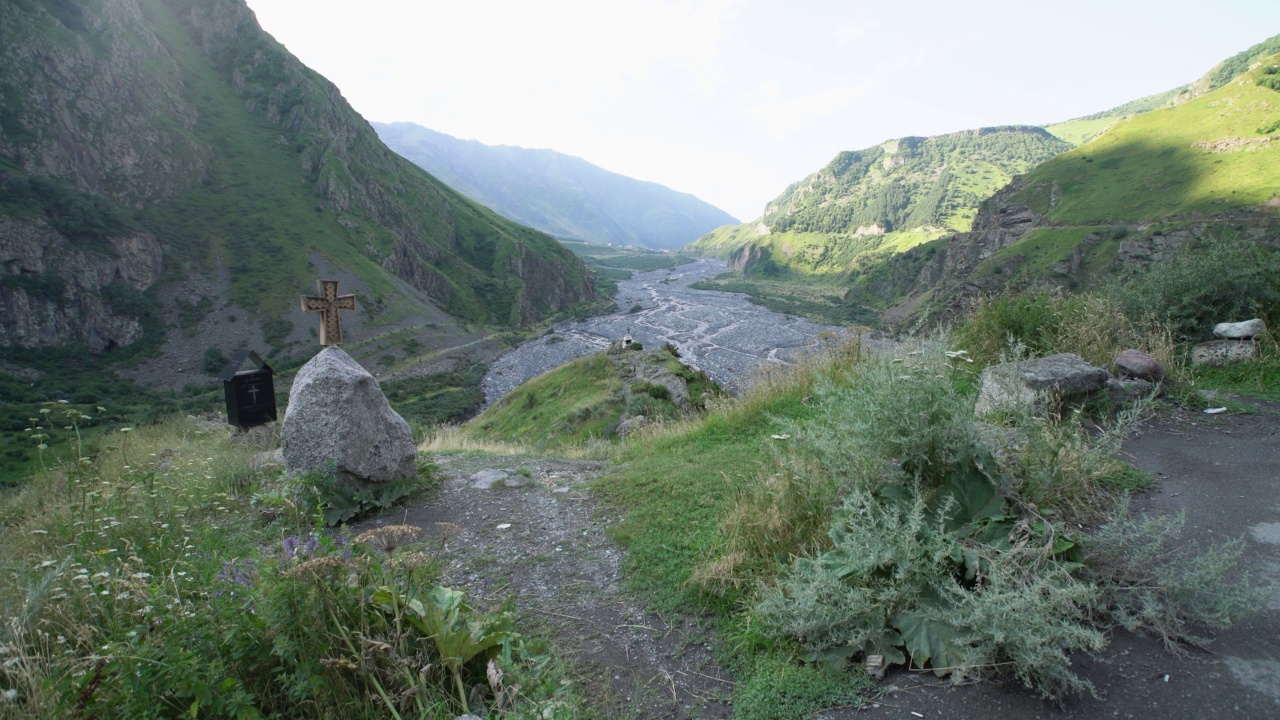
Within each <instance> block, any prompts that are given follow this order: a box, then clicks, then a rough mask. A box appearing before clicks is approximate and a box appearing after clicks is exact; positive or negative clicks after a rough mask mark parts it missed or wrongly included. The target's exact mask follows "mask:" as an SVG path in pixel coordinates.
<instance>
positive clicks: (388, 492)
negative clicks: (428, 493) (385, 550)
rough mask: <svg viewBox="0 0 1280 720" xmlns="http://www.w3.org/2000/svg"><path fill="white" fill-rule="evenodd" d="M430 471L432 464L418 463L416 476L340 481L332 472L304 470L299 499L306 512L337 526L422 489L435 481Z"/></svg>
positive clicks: (386, 506)
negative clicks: (368, 481)
mask: <svg viewBox="0 0 1280 720" xmlns="http://www.w3.org/2000/svg"><path fill="white" fill-rule="evenodd" d="M433 471H434V466H433V465H432V464H431V463H429V462H421V463H420V464H419V466H418V474H417V475H416V476H415V477H412V478H407V479H403V480H391V481H388V482H384V483H359V484H356V483H353V482H344V481H342V480H339V479H338V478H337V477H335V476H334V474H333V473H332V472H329V473H306V474H304V475H302V476H300V478H299V480H298V486H297V488H298V499H299V500H300V501H301V503H302V506H303V508H304V509H305V510H306V511H307V513H308V514H310V515H312V516H320V517H322V518H323V519H324V522H325V524H326V525H338V524H339V523H344V522H346V521H348V520H351V519H353V518H356V517H359V516H361V515H367V514H368V513H371V512H376V511H378V510H385V509H387V508H389V507H391V506H392V505H394V504H395V503H396V502H397V501H399V500H401V499H403V498H405V497H408V496H410V495H413V494H416V493H419V492H421V491H423V490H425V489H426V488H428V487H430V486H431V485H432V484H433V482H434V478H433Z"/></svg>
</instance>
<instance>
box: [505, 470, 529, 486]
mask: <svg viewBox="0 0 1280 720" xmlns="http://www.w3.org/2000/svg"><path fill="white" fill-rule="evenodd" d="M530 482H531V481H530V480H529V478H527V477H525V476H524V475H521V474H520V473H516V474H515V475H508V476H507V478H506V479H505V480H503V481H502V486H503V487H509V488H522V487H527V486H528V485H529V483H530Z"/></svg>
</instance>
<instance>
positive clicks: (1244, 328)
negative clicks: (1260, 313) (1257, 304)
mask: <svg viewBox="0 0 1280 720" xmlns="http://www.w3.org/2000/svg"><path fill="white" fill-rule="evenodd" d="M1266 331H1267V324H1266V323H1265V322H1263V321H1262V319H1261V318H1254V319H1252V320H1245V321H1244V322H1233V323H1218V324H1217V325H1214V326H1213V336H1214V337H1216V338H1222V339H1224V340H1248V339H1250V338H1255V337H1258V336H1259V335H1261V334H1262V333H1264V332H1266Z"/></svg>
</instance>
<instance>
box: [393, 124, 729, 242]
mask: <svg viewBox="0 0 1280 720" xmlns="http://www.w3.org/2000/svg"><path fill="white" fill-rule="evenodd" d="M373 127H374V129H375V130H377V131H378V135H379V136H380V137H381V138H382V141H383V142H385V143H386V144H387V145H388V146H389V147H390V148H391V149H392V150H395V151H396V152H398V153H400V154H401V155H403V156H404V157H405V158H407V159H409V160H411V161H412V162H414V163H415V164H417V165H418V166H419V167H421V168H423V169H424V170H426V171H427V172H429V173H431V174H432V175H434V176H436V177H437V178H439V179H440V180H442V181H444V183H445V184H447V185H449V186H450V187H452V188H453V189H455V190H457V191H458V192H460V193H462V194H463V195H466V196H467V197H469V198H471V199H472V200H475V201H476V202H478V203H480V204H482V205H485V206H486V207H488V208H489V209H491V210H493V211H494V212H496V213H498V214H499V215H502V216H503V217H505V218H508V219H510V220H514V221H516V222H519V223H523V224H525V225H528V226H530V227H533V228H537V229H538V230H541V231H543V232H545V233H549V234H551V235H555V236H556V237H560V238H564V239H569V240H587V241H591V242H602V243H614V244H621V245H639V246H643V247H648V248H654V249H675V248H679V247H683V246H684V245H685V244H687V243H690V242H693V241H694V240H696V239H698V238H699V237H701V236H702V235H704V234H705V233H707V232H709V231H710V230H712V229H714V228H717V227H719V226H721V225H733V224H736V223H737V222H738V221H737V219H735V218H734V217H733V216H731V215H729V214H728V213H726V212H724V211H723V210H720V209H719V208H717V207H715V206H713V205H710V204H708V203H706V202H703V201H702V200H699V199H698V198H696V197H694V196H692V195H689V194H688V193H681V192H676V191H675V190H672V189H670V188H668V187H665V186H663V185H659V184H657V183H652V182H645V181H643V180H636V179H634V178H629V177H627V176H625V175H619V174H617V173H613V172H609V171H608V170H605V169H603V168H600V167H597V166H595V165H592V164H591V163H589V162H587V161H586V160H583V159H581V158H577V157H574V156H572V155H565V154H563V153H558V152H556V151H554V150H532V149H529V148H522V147H513V146H508V145H485V144H484V143H481V142H478V141H476V140H460V139H458V138H455V137H453V136H452V135H446V134H445V133H441V132H437V131H435V130H430V129H428V128H425V127H422V126H421V125H416V124H414V123H407V122H396V123H373Z"/></svg>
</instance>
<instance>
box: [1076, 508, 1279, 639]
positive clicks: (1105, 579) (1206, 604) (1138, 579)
mask: <svg viewBox="0 0 1280 720" xmlns="http://www.w3.org/2000/svg"><path fill="white" fill-rule="evenodd" d="M1184 524H1185V518H1184V516H1183V515H1182V514H1181V513H1179V514H1178V515H1176V516H1173V517H1168V516H1165V517H1160V516H1148V517H1144V518H1142V519H1139V520H1135V519H1133V518H1132V517H1130V515H1129V505H1128V500H1127V499H1122V500H1121V501H1120V502H1119V503H1117V504H1116V506H1115V507H1114V509H1113V510H1112V512H1111V514H1110V516H1109V517H1108V518H1107V521H1106V522H1105V523H1103V524H1102V525H1101V526H1100V527H1099V528H1098V529H1097V530H1096V531H1095V532H1094V533H1092V534H1091V535H1089V536H1088V537H1087V538H1086V539H1085V540H1084V541H1083V545H1084V548H1085V557H1086V559H1087V561H1088V562H1087V563H1086V564H1085V566H1084V568H1083V569H1082V575H1083V577H1084V578H1085V579H1087V580H1089V581H1091V582H1093V583H1094V584H1096V585H1097V586H1098V587H1099V588H1100V589H1101V597H1100V598H1099V601H1098V603H1097V608H1098V611H1099V612H1100V613H1101V614H1102V615H1103V616H1104V617H1105V618H1107V619H1109V620H1110V621H1111V622H1114V623H1115V624H1117V625H1120V626H1121V627H1124V628H1125V629H1127V630H1130V631H1140V632H1146V633H1148V634H1151V635H1154V636H1156V637H1158V638H1160V639H1161V640H1163V641H1164V644H1165V647H1167V648H1169V649H1170V650H1175V651H1177V650H1179V649H1180V645H1181V644H1183V643H1186V644H1191V645H1196V646H1204V645H1207V644H1208V642H1209V641H1208V639H1207V638H1205V637H1203V636H1201V635H1199V634H1197V633H1198V630H1199V629H1200V628H1209V629H1214V630H1221V629H1224V628H1227V627H1230V626H1231V625H1232V624H1233V623H1234V622H1236V621H1238V620H1240V619H1241V618H1242V617H1245V616H1247V615H1250V614H1252V613H1255V612H1257V611H1258V610H1259V609H1261V608H1262V607H1263V605H1264V604H1265V603H1266V601H1267V599H1268V598H1269V597H1271V595H1272V590H1273V589H1272V588H1268V587H1258V586H1255V585H1253V584H1252V583H1251V582H1250V580H1249V578H1248V576H1247V575H1242V574H1237V573H1236V572H1235V570H1236V567H1237V565H1238V563H1239V560H1240V557H1241V555H1242V554H1243V553H1244V540H1243V539H1239V538H1238V539H1236V540H1232V541H1229V542H1226V543H1224V544H1222V545H1218V546H1214V547H1210V548H1207V549H1205V550H1203V551H1202V552H1199V553H1197V552H1196V550H1195V549H1194V548H1188V547H1185V546H1182V543H1180V542H1179V540H1180V536H1181V534H1182V528H1183V526H1184Z"/></svg>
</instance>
